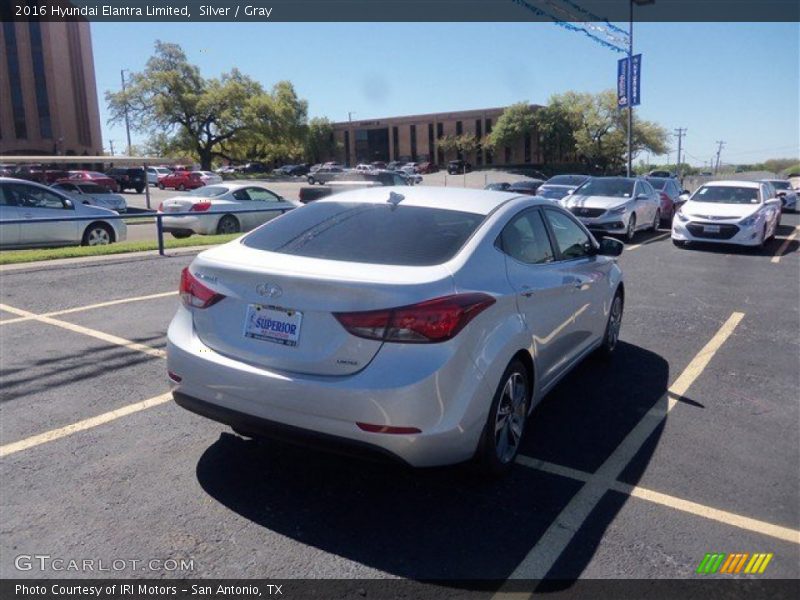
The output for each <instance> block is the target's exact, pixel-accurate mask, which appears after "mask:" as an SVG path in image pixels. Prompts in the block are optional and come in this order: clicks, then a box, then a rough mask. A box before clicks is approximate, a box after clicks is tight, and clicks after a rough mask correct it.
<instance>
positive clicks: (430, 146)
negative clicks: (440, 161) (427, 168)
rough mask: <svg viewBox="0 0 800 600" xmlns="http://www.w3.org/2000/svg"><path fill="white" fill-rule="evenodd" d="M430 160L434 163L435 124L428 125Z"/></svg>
mask: <svg viewBox="0 0 800 600" xmlns="http://www.w3.org/2000/svg"><path fill="white" fill-rule="evenodd" d="M428 160H429V161H431V162H433V160H434V159H433V123H428Z"/></svg>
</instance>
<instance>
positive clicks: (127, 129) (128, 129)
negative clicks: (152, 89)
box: [119, 69, 131, 156]
mask: <svg viewBox="0 0 800 600" xmlns="http://www.w3.org/2000/svg"><path fill="white" fill-rule="evenodd" d="M127 70H128V69H121V70H120V72H119V76H120V77H121V78H122V93H123V94H124V93H125V71H127ZM125 133H126V134H127V136H128V152H127V154H128V156H130V155H131V124H130V121H129V120H128V99H127V98H126V99H125Z"/></svg>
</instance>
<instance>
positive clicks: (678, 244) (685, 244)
mask: <svg viewBox="0 0 800 600" xmlns="http://www.w3.org/2000/svg"><path fill="white" fill-rule="evenodd" d="M672 243H673V245H675V246H676V247H677V248H687V247H688V246H689V242H684V241H682V240H672Z"/></svg>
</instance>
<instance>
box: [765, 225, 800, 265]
mask: <svg viewBox="0 0 800 600" xmlns="http://www.w3.org/2000/svg"><path fill="white" fill-rule="evenodd" d="M798 233H800V226H798V227H795V228H794V231H793V232H792V233H791V235H789V237H787V238H786V239H785V240H783V243H782V244H781V246H780V248H778V251H777V252H776V253H775V256H773V257H772V259H771V260H770V262H772V263H774V264H777V263H779V262H781V258H783V253H784V252H786V249H787V248H788V247H789V244H791V243H792V240H793V239H794V238H796V237H797V234H798Z"/></svg>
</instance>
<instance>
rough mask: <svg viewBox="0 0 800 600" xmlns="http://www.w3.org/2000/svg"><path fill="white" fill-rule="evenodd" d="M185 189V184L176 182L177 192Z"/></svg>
mask: <svg viewBox="0 0 800 600" xmlns="http://www.w3.org/2000/svg"><path fill="white" fill-rule="evenodd" d="M185 189H186V186H185V185H183V184H182V183H179V184H178V191H179V192H182V191H184V190H185Z"/></svg>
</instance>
